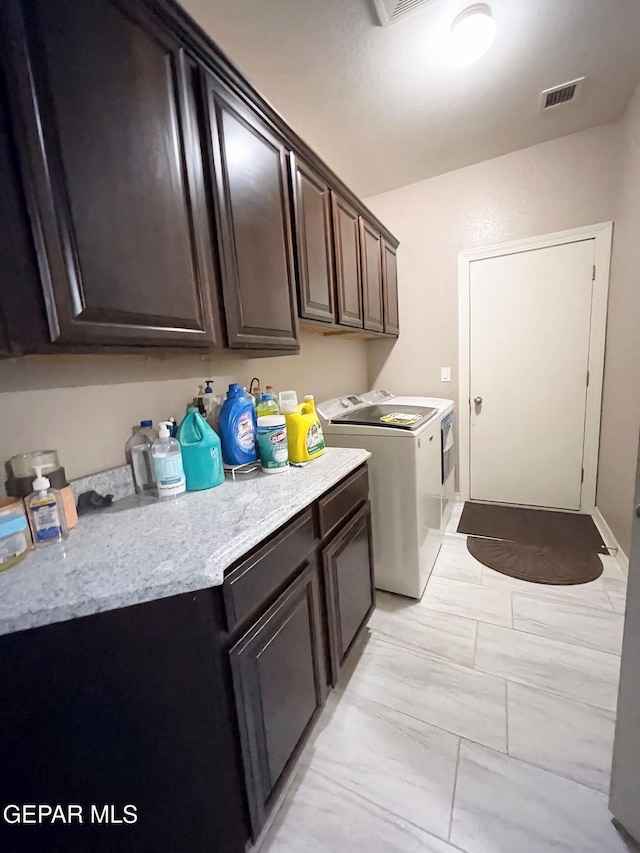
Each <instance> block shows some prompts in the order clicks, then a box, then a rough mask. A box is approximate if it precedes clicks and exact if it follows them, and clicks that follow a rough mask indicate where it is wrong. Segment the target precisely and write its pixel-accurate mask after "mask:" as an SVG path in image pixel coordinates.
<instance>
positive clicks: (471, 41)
mask: <svg viewBox="0 0 640 853" xmlns="http://www.w3.org/2000/svg"><path fill="white" fill-rule="evenodd" d="M495 37H496V22H495V21H494V20H493V18H492V17H491V9H490V8H489V7H488V6H487V4H486V3H474V5H473V6H469V7H468V8H467V9H465V10H464V11H463V12H460V14H459V15H458V16H457V17H456V18H455V19H454V21H453V23H452V24H451V53H452V55H453V58H454V60H455V62H456V63H457V64H458V65H471V63H472V62H476V61H477V60H478V59H480V57H481V56H484V55H485V53H486V52H487V51H488V50H489V48H490V47H491V45H492V44H493V40H494V39H495Z"/></svg>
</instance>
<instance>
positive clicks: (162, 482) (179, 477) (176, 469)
mask: <svg viewBox="0 0 640 853" xmlns="http://www.w3.org/2000/svg"><path fill="white" fill-rule="evenodd" d="M170 428H171V422H170V421H160V433H159V436H158V438H157V439H156V441H154V442H153V446H152V448H151V455H152V457H153V467H154V470H155V475H156V483H157V486H158V497H159V498H160V500H167V499H168V498H177V497H179V496H180V495H182V494H183V493H184V492H185V490H186V479H185V476H184V468H183V467H182V450H181V448H180V443H179V442H178V441H177V440H176V439H175V438H171V433H170Z"/></svg>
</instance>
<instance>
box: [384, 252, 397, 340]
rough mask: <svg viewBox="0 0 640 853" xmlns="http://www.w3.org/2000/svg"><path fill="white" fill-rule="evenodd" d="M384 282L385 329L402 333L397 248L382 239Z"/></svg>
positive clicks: (389, 332) (394, 333) (391, 332)
mask: <svg viewBox="0 0 640 853" xmlns="http://www.w3.org/2000/svg"><path fill="white" fill-rule="evenodd" d="M382 282H383V293H384V330H385V332H386V333H387V334H388V335H398V334H400V320H399V314H398V259H397V257H396V250H395V249H394V248H393V246H392V245H391V244H390V243H387V241H386V240H383V241H382Z"/></svg>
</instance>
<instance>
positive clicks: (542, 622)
mask: <svg viewBox="0 0 640 853" xmlns="http://www.w3.org/2000/svg"><path fill="white" fill-rule="evenodd" d="M512 600H513V627H514V628H516V629H517V630H519V631H526V632H528V633H529V634H540V635H541V636H542V637H549V638H550V639H552V640H563V641H564V642H566V643H575V644H576V645H578V646H585V647H586V648H589V649H600V651H602V652H611V653H612V654H616V655H619V654H620V650H621V648H622V629H623V626H624V617H623V616H621V615H620V614H619V613H614V612H613V611H607V610H596V609H595V608H593V607H585V606H584V605H583V604H575V603H573V602H569V601H553V600H551V598H537V597H534V595H520V594H519V593H513V594H512Z"/></svg>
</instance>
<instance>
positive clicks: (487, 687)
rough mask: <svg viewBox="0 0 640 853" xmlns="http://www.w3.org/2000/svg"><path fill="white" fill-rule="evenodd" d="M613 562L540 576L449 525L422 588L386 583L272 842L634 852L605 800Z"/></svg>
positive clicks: (405, 852)
mask: <svg viewBox="0 0 640 853" xmlns="http://www.w3.org/2000/svg"><path fill="white" fill-rule="evenodd" d="M456 516H459V512H458V513H457V514H456V515H454V517H453V519H452V522H451V524H450V526H449V528H448V529H449V530H455V526H456V525H457V517H456ZM602 559H603V562H604V573H603V575H602V577H600V578H599V579H598V580H596V581H593V582H592V583H590V584H586V585H584V586H575V587H563V588H560V589H558V587H551V586H549V587H542V586H540V585H538V584H528V583H525V582H522V581H518V580H514V579H512V578H508V577H505V576H503V575H499V574H498V573H496V572H493V571H492V570H491V569H487V568H485V567H484V566H482V565H481V564H480V563H478V562H477V561H476V560H475V559H474V558H473V557H472V556H471V555H470V554H469V553H468V551H467V550H466V545H465V537H464V536H460V535H457V534H454V533H450V534H448V535H447V536H446V538H445V543H444V544H443V547H442V549H441V552H440V555H439V557H438V560H437V562H436V566H435V568H434V571H433V574H432V577H431V580H430V581H429V584H428V586H427V590H426V592H425V595H424V597H423V599H422V601H420V602H415V601H412V600H410V599H404V598H400V597H397V596H393V595H390V594H388V593H379V594H378V606H377V609H376V611H375V613H374V614H373V616H372V618H371V622H370V626H369V630H368V631H367V632H366V636H364V637H363V638H362V641H361V642H360V643H359V644H358V648H357V649H355V650H354V653H353V655H352V659H351V661H350V663H349V671H348V672H346V673H345V674H344V677H343V678H342V679H341V683H340V686H339V688H338V689H337V690H336V691H334V693H333V694H332V695H331V696H330V698H329V702H328V704H327V707H326V708H325V710H324V712H323V715H322V717H321V719H320V721H319V724H318V726H317V727H316V730H315V732H314V735H313V737H312V740H311V742H310V743H309V745H308V747H307V749H306V750H305V754H304V756H303V759H302V760H301V762H300V765H299V767H298V770H297V773H296V776H295V778H294V781H293V784H292V785H291V787H290V789H289V792H288V794H287V795H286V797H285V799H284V802H283V804H282V807H281V808H280V810H279V812H278V814H277V815H276V817H275V820H274V822H273V824H272V826H271V828H270V829H269V831H268V832H267V833H266V836H265V838H264V840H263V841H262V844H261V845H260V846H261V849H262V850H263V851H268V853H307V851H308V852H309V853H311V851H314V853H315V851H318V853H320V851H334V853H338V851H349V853H360V851H362V853H387V851H389V853H393V851H398V853H411V851H414V850H415V851H427V853H429V851H433V853H445V851H449V853H455V851H465V853H516V851H517V853H546V851H562V852H563V853H569V851H575V853H624V851H627V850H628V849H629V848H628V847H627V846H626V845H625V843H624V841H623V840H622V838H621V837H620V836H619V835H618V833H617V832H616V830H615V829H614V827H613V826H612V824H611V815H610V813H609V811H608V808H607V791H608V786H609V770H610V764H611V752H612V744H613V733H614V723H615V704H616V691H617V682H618V670H619V663H620V647H621V641H622V622H623V618H624V617H623V615H622V614H623V612H624V595H625V588H626V577H625V574H624V572H623V570H622V569H621V568H620V566H619V564H618V562H617V561H616V559H615V558H614V557H603V558H602Z"/></svg>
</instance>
